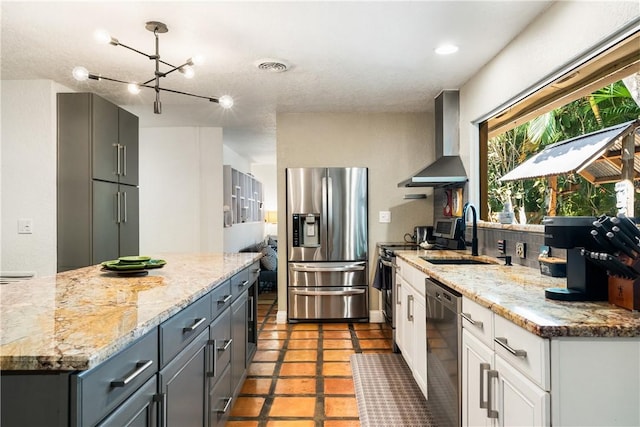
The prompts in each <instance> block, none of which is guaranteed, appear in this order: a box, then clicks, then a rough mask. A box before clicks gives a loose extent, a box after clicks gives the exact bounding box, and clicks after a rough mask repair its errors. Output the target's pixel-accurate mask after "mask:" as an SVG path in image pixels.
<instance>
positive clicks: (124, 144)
mask: <svg viewBox="0 0 640 427" xmlns="http://www.w3.org/2000/svg"><path fill="white" fill-rule="evenodd" d="M118 142H119V144H120V147H121V148H120V150H121V151H120V162H121V165H120V184H127V185H138V158H139V155H138V117H137V116H135V115H133V114H131V113H130V112H128V111H126V110H123V109H122V108H119V109H118Z"/></svg>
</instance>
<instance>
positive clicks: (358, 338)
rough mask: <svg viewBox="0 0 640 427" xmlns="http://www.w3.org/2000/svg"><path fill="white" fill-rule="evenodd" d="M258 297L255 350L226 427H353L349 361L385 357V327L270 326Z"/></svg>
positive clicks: (271, 310) (269, 302)
mask: <svg viewBox="0 0 640 427" xmlns="http://www.w3.org/2000/svg"><path fill="white" fill-rule="evenodd" d="M276 312H277V304H276V300H275V294H271V293H268V294H260V296H259V303H258V330H259V335H258V350H257V352H256V355H255V357H254V359H253V363H252V364H251V366H250V367H249V369H248V373H247V379H246V381H245V383H244V385H243V388H242V390H241V392H240V395H239V396H238V398H237V399H236V402H235V404H234V406H233V409H232V411H231V414H230V417H229V421H228V422H227V424H226V425H227V427H358V426H360V421H359V420H358V407H357V403H356V397H355V391H354V387H353V378H352V375H351V365H350V363H349V357H350V356H351V355H352V354H353V353H367V352H374V353H388V352H391V347H390V342H389V339H388V337H389V334H390V331H389V329H388V328H386V325H385V324H379V323H296V324H277V323H276Z"/></svg>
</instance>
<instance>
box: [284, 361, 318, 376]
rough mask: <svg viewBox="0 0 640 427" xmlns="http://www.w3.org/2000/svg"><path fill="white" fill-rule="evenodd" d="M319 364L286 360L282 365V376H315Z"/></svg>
mask: <svg viewBox="0 0 640 427" xmlns="http://www.w3.org/2000/svg"><path fill="white" fill-rule="evenodd" d="M316 372H317V365H316V363H315V362H294V363H288V362H285V363H283V364H282V366H280V376H282V377H315V376H316Z"/></svg>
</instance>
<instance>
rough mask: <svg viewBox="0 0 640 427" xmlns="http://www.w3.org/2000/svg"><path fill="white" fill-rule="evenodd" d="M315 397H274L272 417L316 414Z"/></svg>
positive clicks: (307, 416)
mask: <svg viewBox="0 0 640 427" xmlns="http://www.w3.org/2000/svg"><path fill="white" fill-rule="evenodd" d="M315 411H316V398H315V397H279V396H276V397H274V398H273V403H272V404H271V410H270V411H269V416H270V417H301V418H309V417H313V416H314V415H315Z"/></svg>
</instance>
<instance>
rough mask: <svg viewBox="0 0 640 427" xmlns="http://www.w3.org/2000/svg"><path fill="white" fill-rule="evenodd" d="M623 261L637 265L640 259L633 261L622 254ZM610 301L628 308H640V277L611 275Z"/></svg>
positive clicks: (630, 264) (620, 257)
mask: <svg viewBox="0 0 640 427" xmlns="http://www.w3.org/2000/svg"><path fill="white" fill-rule="evenodd" d="M618 258H619V259H620V261H622V262H623V263H625V264H627V265H629V266H634V267H637V266H638V265H639V264H640V261H635V262H634V261H632V260H631V259H630V258H628V257H626V256H624V255H622V256H619V257H618ZM608 282H609V283H608V285H609V303H610V304H614V305H617V306H618V307H622V308H626V309H627V310H633V311H635V310H640V278H637V279H635V280H631V279H623V278H621V277H617V276H609V280H608Z"/></svg>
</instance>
